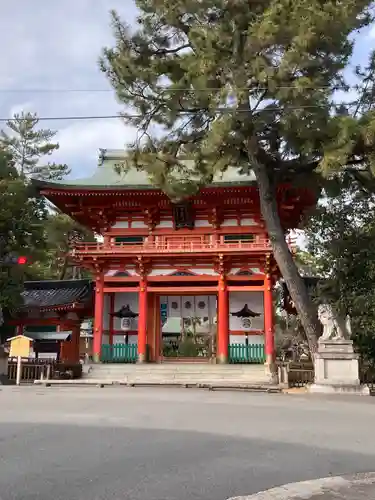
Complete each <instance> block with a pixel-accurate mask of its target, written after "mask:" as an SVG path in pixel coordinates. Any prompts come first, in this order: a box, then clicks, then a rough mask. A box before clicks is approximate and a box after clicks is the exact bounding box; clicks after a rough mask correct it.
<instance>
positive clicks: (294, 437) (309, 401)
mask: <svg viewBox="0 0 375 500" xmlns="http://www.w3.org/2000/svg"><path fill="white" fill-rule="evenodd" d="M374 422H375V398H364V397H363V398H362V397H354V398H353V397H352V398H348V399H347V398H341V397H336V398H335V399H333V400H332V399H331V400H330V399H324V398H321V397H316V396H315V397H311V396H296V395H267V394H251V393H231V392H208V391H197V390H191V389H139V388H133V389H131V388H104V389H99V388H83V389H81V388H75V389H66V388H39V389H38V388H36V387H21V388H15V387H3V388H2V389H0V500H16V499H17V500H18V499H20V500H21V499H22V500H36V499H38V500H76V499H77V500H78V499H79V500H99V499H100V500H102V499H106V500H107V499H111V500H117V499H131V500H172V499H173V500H187V499H189V500H195V499H197V500H198V499H199V500H224V499H226V498H228V497H230V496H235V495H242V494H249V493H254V492H257V491H259V490H263V489H266V488H270V487H273V486H276V485H280V484H284V483H286V482H292V481H300V480H306V479H313V478H316V477H324V476H329V475H331V474H333V475H338V474H350V473H354V472H366V471H371V470H375V438H374Z"/></svg>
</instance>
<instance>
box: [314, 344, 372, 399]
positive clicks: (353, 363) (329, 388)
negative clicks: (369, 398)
mask: <svg viewBox="0 0 375 500" xmlns="http://www.w3.org/2000/svg"><path fill="white" fill-rule="evenodd" d="M314 364H315V383H314V384H312V385H311V386H310V388H309V391H310V392H312V393H325V394H360V395H369V394H370V391H369V388H368V387H367V386H363V385H361V384H360V381H359V367H358V355H357V354H356V353H355V352H354V350H353V342H352V341H351V340H346V339H329V340H319V347H318V352H317V353H316V355H315V362H314Z"/></svg>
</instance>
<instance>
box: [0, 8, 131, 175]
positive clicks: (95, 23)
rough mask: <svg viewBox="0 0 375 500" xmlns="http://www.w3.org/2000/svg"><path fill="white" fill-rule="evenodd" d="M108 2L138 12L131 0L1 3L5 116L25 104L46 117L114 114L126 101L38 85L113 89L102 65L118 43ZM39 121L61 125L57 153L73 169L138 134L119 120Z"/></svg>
mask: <svg viewBox="0 0 375 500" xmlns="http://www.w3.org/2000/svg"><path fill="white" fill-rule="evenodd" d="M3 3H4V5H3ZM110 8H114V9H117V10H118V11H119V13H120V14H121V15H123V16H124V19H125V20H126V21H128V22H132V20H133V19H134V17H135V14H136V8H135V6H134V2H133V0H111V2H110V5H109V4H108V1H107V0H94V1H93V0H79V1H77V0H64V1H63V2H47V1H46V0H33V1H32V2H31V1H30V0H17V1H16V2H13V3H12V2H2V6H1V16H0V42H2V43H1V46H2V47H6V50H3V52H2V61H1V62H2V64H1V67H0V116H1V117H9V116H11V115H13V114H14V113H15V112H20V111H22V110H25V111H35V112H37V113H38V115H39V116H43V117H48V116H54V117H58V116H82V115H83V116H94V115H95V116H98V115H116V114H117V113H118V112H119V110H120V107H119V105H118V104H117V102H116V100H115V98H114V95H113V93H112V92H108V93H107V92H104V93H94V92H79V93H78V92H77V93H71V92H70V93H56V92H47V93H46V92H40V90H43V89H47V90H53V89H89V90H90V89H91V90H92V89H103V88H104V89H106V88H107V89H108V90H110V86H109V84H108V82H107V81H106V79H105V77H104V75H103V74H102V73H100V71H99V68H98V57H99V55H100V52H101V49H102V48H103V47H104V46H106V45H111V44H112V43H113V39H112V34H111V30H110V25H109V21H110V18H109V9H110ZM9 40H11V43H9ZM30 90H33V91H30ZM36 90H39V92H37V91H36ZM40 126H41V127H43V128H51V129H53V130H58V134H57V140H58V141H59V142H60V150H59V151H58V153H57V155H56V160H57V159H58V161H61V162H64V163H68V164H69V165H71V167H72V168H73V175H81V173H82V169H86V170H87V169H90V168H93V167H94V166H95V165H96V158H97V152H98V149H99V148H112V147H118V148H121V147H123V146H124V144H125V143H126V142H127V140H128V138H129V136H130V135H131V134H133V135H134V131H132V130H131V129H129V128H128V127H125V126H124V125H123V123H121V121H120V120H113V121H111V120H108V121H107V120H100V121H99V120H98V121H93V120H92V121H91V120H90V121H80V122H78V121H77V122H66V121H43V122H40ZM54 159H55V158H54Z"/></svg>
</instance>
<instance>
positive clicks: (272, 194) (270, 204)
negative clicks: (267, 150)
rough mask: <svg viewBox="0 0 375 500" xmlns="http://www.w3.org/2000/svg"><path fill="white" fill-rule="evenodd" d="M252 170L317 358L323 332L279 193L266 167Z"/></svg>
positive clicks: (275, 249)
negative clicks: (294, 251)
mask: <svg viewBox="0 0 375 500" xmlns="http://www.w3.org/2000/svg"><path fill="white" fill-rule="evenodd" d="M252 167H253V171H254V174H255V177H256V180H257V184H258V189H259V197H260V206H261V211H262V216H263V219H264V221H265V223H266V227H267V231H268V235H269V238H270V241H271V246H272V250H273V254H274V257H275V260H276V262H277V264H278V266H279V269H280V271H281V274H282V276H283V278H284V280H285V283H286V285H287V287H288V290H289V293H290V295H291V297H292V300H293V302H294V306H295V308H296V310H297V313H298V316H299V318H300V320H301V323H302V326H303V328H304V330H305V333H306V337H307V341H308V344H309V348H310V353H311V356H312V357H313V356H314V353H315V352H316V350H317V346H318V337H319V336H320V332H321V324H320V321H319V319H318V316H317V312H316V308H315V307H314V305H313V303H312V300H311V299H310V297H309V295H308V293H307V289H306V286H305V284H304V282H303V280H302V278H301V276H300V274H299V272H298V268H297V266H296V264H295V262H294V259H293V256H292V254H291V252H290V250H289V247H288V244H287V242H286V239H285V234H284V230H283V228H282V226H281V221H280V216H279V212H278V206H277V201H276V190H275V188H274V186H273V185H272V183H271V182H270V178H269V175H268V172H267V170H266V167H264V166H262V165H259V164H258V165H254V164H253V165H252Z"/></svg>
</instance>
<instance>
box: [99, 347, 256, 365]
mask: <svg viewBox="0 0 375 500" xmlns="http://www.w3.org/2000/svg"><path fill="white" fill-rule="evenodd" d="M137 355H138V349H137V345H136V344H115V345H109V344H104V345H103V346H102V355H101V360H102V362H103V363H136V362H137ZM264 361H265V354H264V345H262V344H249V345H245V344H230V345H229V363H264Z"/></svg>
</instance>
